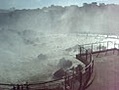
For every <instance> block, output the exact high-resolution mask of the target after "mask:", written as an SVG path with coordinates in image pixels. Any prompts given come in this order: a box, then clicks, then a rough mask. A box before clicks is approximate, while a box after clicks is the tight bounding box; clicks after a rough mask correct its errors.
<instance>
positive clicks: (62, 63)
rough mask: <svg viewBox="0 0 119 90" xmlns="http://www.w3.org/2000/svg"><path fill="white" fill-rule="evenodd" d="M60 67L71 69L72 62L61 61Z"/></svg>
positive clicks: (63, 59)
mask: <svg viewBox="0 0 119 90" xmlns="http://www.w3.org/2000/svg"><path fill="white" fill-rule="evenodd" d="M58 66H59V67H60V68H69V67H71V66H72V62H71V61H70V60H66V59H65V58H62V59H60V61H59V63H58Z"/></svg>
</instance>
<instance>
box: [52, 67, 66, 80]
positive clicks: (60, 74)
mask: <svg viewBox="0 0 119 90" xmlns="http://www.w3.org/2000/svg"><path fill="white" fill-rule="evenodd" d="M64 75H65V71H64V70H63V69H62V68H60V69H59V70H57V71H56V72H55V73H54V74H53V78H54V79H58V78H62V77H63V76H64Z"/></svg>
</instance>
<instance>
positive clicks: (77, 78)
mask: <svg viewBox="0 0 119 90" xmlns="http://www.w3.org/2000/svg"><path fill="white" fill-rule="evenodd" d="M115 48H116V50H118V48H119V45H118V44H116V43H114V42H111V41H108V42H98V43H91V44H85V45H79V48H78V49H79V54H77V55H76V58H77V59H78V60H80V61H82V62H83V63H84V64H85V65H86V66H85V67H84V68H83V67H82V66H81V65H78V66H77V67H73V68H71V69H70V70H67V71H66V72H65V75H64V76H63V77H62V78H59V79H55V80H51V81H47V82H40V83H32V84H30V83H28V82H27V83H26V84H3V83H0V90H85V88H86V87H88V85H89V84H90V83H91V77H92V75H93V74H94V59H93V55H92V54H95V53H100V52H101V51H102V52H103V51H104V52H106V51H108V50H111V49H114V50H115ZM118 52H119V50H118Z"/></svg>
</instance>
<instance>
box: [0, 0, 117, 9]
mask: <svg viewBox="0 0 119 90" xmlns="http://www.w3.org/2000/svg"><path fill="white" fill-rule="evenodd" d="M91 2H98V3H106V4H108V3H109V4H111V3H115V4H118V3H119V0H0V9H10V8H12V7H15V8H16V9H35V8H42V7H48V6H50V5H60V6H69V5H78V6H81V5H82V4H83V3H91Z"/></svg>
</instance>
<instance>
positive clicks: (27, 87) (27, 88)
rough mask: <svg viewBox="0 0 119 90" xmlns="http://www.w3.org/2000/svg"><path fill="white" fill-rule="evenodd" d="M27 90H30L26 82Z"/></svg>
mask: <svg viewBox="0 0 119 90" xmlns="http://www.w3.org/2000/svg"><path fill="white" fill-rule="evenodd" d="M26 90H29V85H28V82H26Z"/></svg>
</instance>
